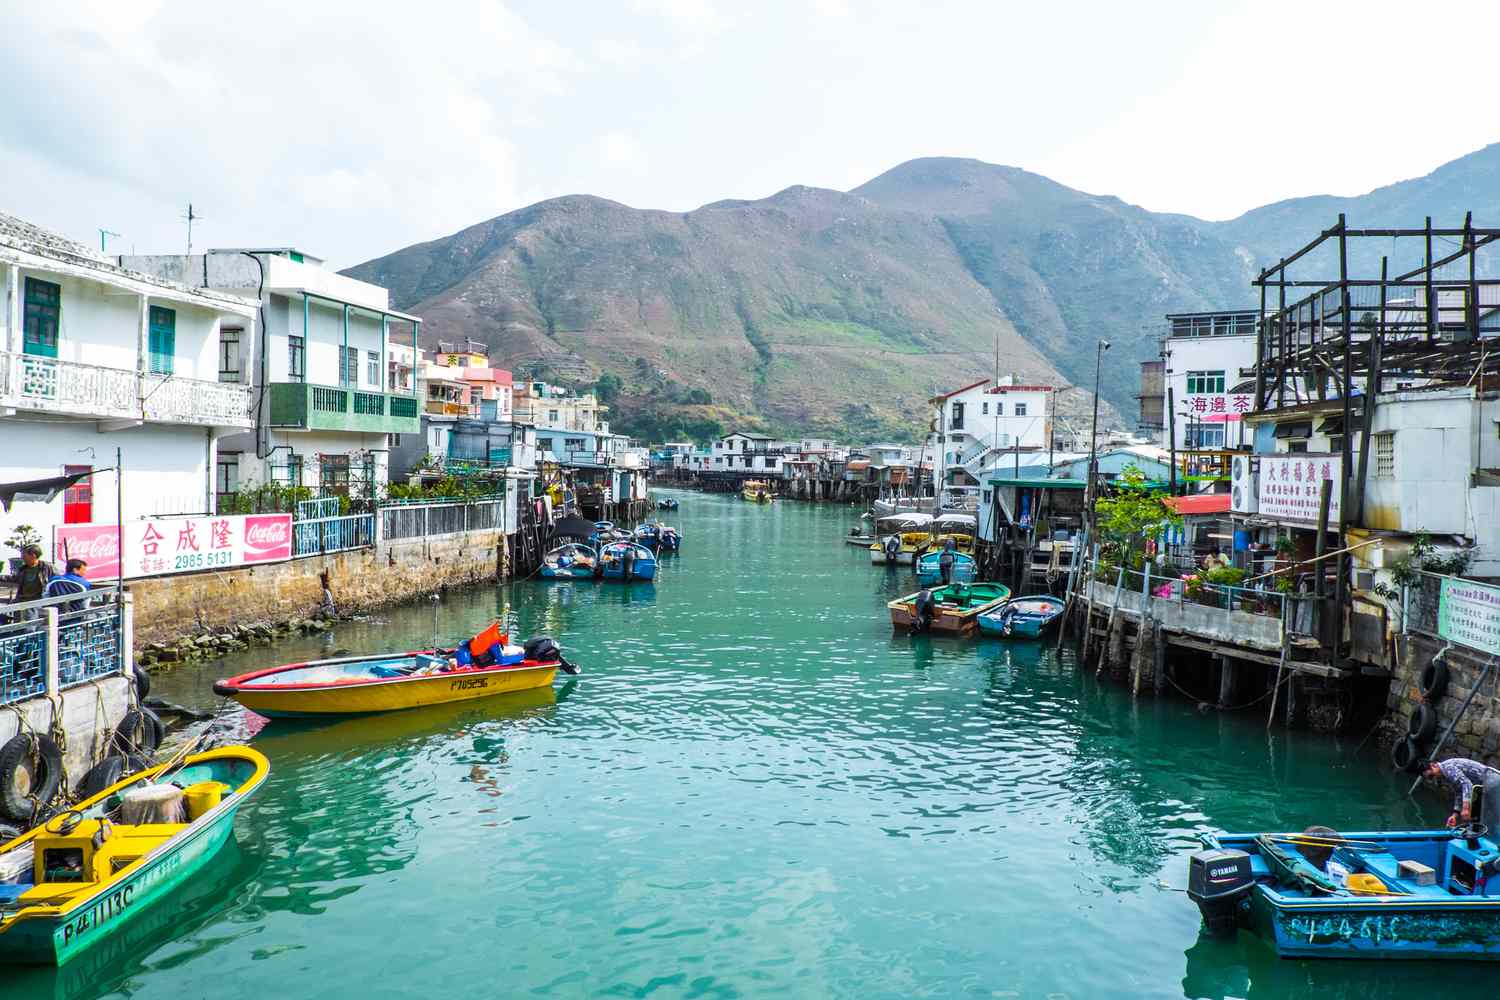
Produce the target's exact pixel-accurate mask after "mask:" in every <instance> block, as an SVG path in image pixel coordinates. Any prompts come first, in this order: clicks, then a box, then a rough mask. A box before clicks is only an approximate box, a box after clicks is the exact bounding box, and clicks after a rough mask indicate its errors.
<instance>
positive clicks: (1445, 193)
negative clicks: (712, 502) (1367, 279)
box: [346, 145, 1500, 437]
mask: <svg viewBox="0 0 1500 1000" xmlns="http://www.w3.org/2000/svg"><path fill="white" fill-rule="evenodd" d="M1470 208H1472V209H1473V210H1474V211H1475V213H1476V219H1480V220H1483V221H1486V222H1489V223H1493V222H1494V220H1496V219H1497V218H1500V145H1494V146H1489V147H1487V148H1485V149H1483V150H1480V151H1478V152H1476V153H1473V154H1470V155H1469V156H1466V157H1463V158H1461V159H1459V160H1455V161H1454V162H1452V163H1448V164H1445V165H1444V166H1442V167H1440V168H1438V169H1437V170H1435V171H1434V172H1433V173H1431V174H1429V175H1428V176H1426V177H1422V178H1418V179H1415V180H1408V181H1402V182H1400V183H1397V184H1392V185H1389V186H1387V187H1382V188H1379V189H1377V190H1375V191H1372V192H1370V193H1369V194H1366V195H1362V196H1359V197H1354V198H1341V197H1332V196H1320V197H1313V198H1299V199H1292V200H1289V201H1283V202H1278V203H1275V204H1272V205H1267V206H1264V207H1262V208H1258V209H1255V210H1253V211H1251V212H1247V213H1245V214H1244V215H1242V216H1240V217H1239V218H1237V219H1232V220H1229V221H1225V222H1207V221H1203V220H1200V219H1194V218H1192V217H1190V216H1185V215H1172V214H1164V213H1158V212H1150V211H1147V210H1145V209H1143V208H1140V207H1137V206H1134V205H1130V204H1127V203H1125V202H1123V201H1121V200H1120V199H1118V198H1114V197H1110V196H1106V195H1093V194H1087V193H1084V192H1081V191H1076V190H1074V189H1072V188H1069V187H1066V186H1064V185H1062V184H1059V183H1057V182H1055V181H1052V180H1049V179H1048V178H1046V177H1042V176H1040V175H1038V174H1033V173H1030V172H1028V171H1025V170H1022V169H1019V168H1016V167H1007V166H997V165H994V164H989V163H982V162H980V161H978V160H966V159H951V158H928V159H919V160H912V161H910V162H907V163H903V164H901V165H900V166H897V167H895V168H893V169H892V170H889V171H887V172H886V173H884V174H881V175H880V176H878V177H876V178H874V179H872V180H870V181H869V182H867V183H865V184H863V185H861V186H859V187H857V188H855V189H854V190H853V191H850V192H838V191H828V190H822V189H816V188H807V187H792V188H788V189H787V190H785V191H782V192H780V193H778V194H775V195H772V196H771V197H769V198H764V199H760V200H754V201H723V202H716V203H713V204H710V205H705V206H703V207H702V208H699V209H696V210H694V211H691V212H685V213H675V212H660V211H649V210H638V209H633V208H629V207H627V206H625V205H621V204H619V203H617V202H612V201H606V200H604V199H601V198H594V197H589V196H581V195H580V196H569V197H565V198H557V199H553V200H550V201H545V202H541V203H538V204H536V205H531V206H529V207H527V208H523V209H520V210H518V211H515V212H511V213H509V214H506V215H502V216H499V217H498V218H495V219H491V220H489V221H487V222H482V223H480V224H478V225H475V226H471V227H469V228H468V229H464V230H462V231H460V232H458V233H455V234H453V235H452V236H448V237H445V238H443V239H439V240H434V241H432V242H429V243H423V244H418V245H416V246H412V247H408V248H406V249H404V250H399V251H397V252H395V253H393V254H389V255H387V256H385V257H381V258H378V259H376V260H372V261H369V262H367V263H364V264H361V265H359V266H357V267H354V268H351V269H350V270H349V271H348V272H346V273H349V274H351V275H353V276H355V277H357V278H362V279H364V280H368V281H374V282H377V283H379V284H382V285H385V286H387V287H388V288H390V289H391V292H392V297H393V301H394V303H395V304H396V305H397V307H399V308H402V309H406V310H410V311H413V312H416V313H418V314H420V315H422V316H423V317H424V318H425V319H426V320H427V322H426V324H425V329H426V331H427V332H426V336H427V337H429V338H430V340H431V341H437V340H458V339H460V338H463V337H470V338H473V339H475V340H479V341H482V342H484V343H486V344H488V345H489V346H490V348H491V350H492V352H493V353H494V355H495V357H496V358H497V359H499V360H500V361H501V362H503V363H505V364H508V365H510V366H511V367H512V368H516V369H520V368H540V369H542V370H543V371H545V372H547V373H549V374H550V375H551V376H553V377H554V378H557V379H560V380H563V381H571V382H573V383H576V384H584V383H589V382H592V381H594V380H595V379H596V378H598V377H599V376H600V375H601V374H603V373H609V374H610V375H613V376H615V377H616V378H618V379H619V380H620V384H621V386H622V390H621V396H620V399H619V400H618V401H617V403H616V404H615V411H616V415H617V418H619V419H617V424H619V425H620V426H621V427H622V429H625V430H627V431H630V432H635V433H641V434H643V435H645V436H650V437H657V436H664V435H670V434H673V433H674V432H675V433H677V434H681V433H688V432H692V431H694V430H697V431H700V432H701V431H704V430H706V429H708V428H710V427H711V426H712V425H713V424H715V423H717V424H718V425H726V424H735V423H741V422H744V423H746V424H747V425H756V426H761V427H764V428H767V429H770V430H782V431H787V432H794V431H795V432H811V431H826V432H829V433H833V434H838V435H842V436H846V437H866V436H901V437H911V436H913V435H914V434H917V433H919V432H920V431H921V430H922V429H923V427H924V425H925V422H926V412H925V408H924V407H923V405H922V402H923V400H924V399H925V398H926V397H927V396H929V395H930V394H931V392H932V391H933V390H934V389H942V388H953V387H956V386H959V385H962V384H964V383H965V382H966V381H968V380H973V379H976V378H979V377H982V376H983V375H985V374H987V373H988V372H990V371H991V370H993V367H994V364H995V360H994V359H995V353H996V350H997V348H998V350H999V353H1000V365H1001V368H1002V370H1003V371H1007V372H1012V371H1013V372H1015V373H1016V374H1018V375H1019V376H1021V377H1022V378H1026V379H1037V380H1044V381H1050V382H1056V383H1059V384H1060V383H1061V382H1062V381H1064V380H1066V381H1069V382H1075V383H1077V384H1079V385H1082V386H1085V387H1091V386H1092V381H1093V378H1094V357H1095V344H1096V342H1097V341H1098V340H1099V339H1101V338H1102V339H1108V340H1110V341H1111V343H1112V345H1113V346H1112V350H1111V351H1110V353H1109V354H1107V355H1105V358H1106V362H1107V363H1106V364H1105V365H1104V367H1103V369H1102V373H1101V385H1102V392H1101V395H1102V396H1103V397H1104V399H1105V400H1106V401H1107V402H1111V403H1114V404H1116V405H1117V406H1118V407H1119V408H1120V410H1121V411H1123V412H1126V413H1128V412H1129V411H1130V410H1131V409H1132V408H1133V407H1132V405H1131V404H1132V400H1131V396H1132V395H1133V394H1134V393H1135V392H1136V385H1137V382H1138V371H1139V368H1138V362H1139V361H1141V360H1145V359H1147V358H1151V357H1154V356H1155V355H1156V352H1157V339H1158V337H1159V336H1160V330H1161V325H1162V324H1161V317H1162V315H1163V314H1164V313H1167V312H1177V311H1192V310H1202V309H1221V308H1248V307H1252V306H1254V305H1255V304H1257V303H1258V301H1259V293H1258V292H1257V291H1256V290H1255V289H1253V288H1252V287H1251V285H1250V281H1251V280H1252V279H1253V277H1254V276H1255V274H1256V273H1258V271H1259V270H1260V268H1261V267H1263V266H1265V265H1266V264H1267V263H1274V261H1275V260H1276V259H1277V258H1278V257H1279V256H1281V255H1284V254H1287V253H1290V252H1291V251H1292V250H1294V249H1296V248H1298V247H1300V246H1301V245H1302V244H1303V243H1305V242H1307V241H1308V240H1310V239H1312V238H1313V237H1314V236H1315V235H1316V234H1317V233H1318V232H1319V231H1321V230H1323V229H1325V228H1327V227H1329V226H1331V225H1332V224H1333V223H1334V222H1335V221H1336V219H1337V215H1338V213H1339V212H1345V213H1347V214H1348V216H1349V221H1350V225H1351V226H1355V227H1360V226H1363V227H1371V228H1374V227H1391V226H1397V225H1400V226H1420V225H1421V224H1422V218H1423V216H1425V215H1428V214H1431V215H1433V216H1434V224H1435V225H1438V226H1449V227H1452V226H1457V225H1459V224H1461V223H1462V219H1463V213H1464V212H1465V211H1466V210H1468V209H1470ZM1363 242H1364V243H1365V246H1363V247H1360V248H1359V249H1358V250H1357V251H1356V252H1355V254H1354V256H1353V257H1352V264H1353V266H1354V267H1356V268H1364V269H1367V270H1368V269H1370V268H1374V269H1378V267H1379V260H1378V257H1379V255H1380V254H1382V253H1389V254H1391V255H1392V263H1393V267H1402V266H1411V263H1412V262H1413V261H1416V262H1420V260H1421V253H1422V248H1421V245H1420V244H1421V242H1422V241H1420V240H1408V241H1401V245H1399V246H1389V245H1387V246H1386V247H1384V248H1382V247H1380V246H1377V244H1380V243H1381V242H1382V241H1363ZM1391 242H1394V241H1391ZM1443 249H1446V245H1444V247H1443ZM1328 264H1329V261H1328V258H1327V256H1326V255H1325V256H1324V257H1323V258H1322V259H1319V260H1309V261H1308V264H1307V267H1308V268H1311V267H1313V266H1315V265H1316V266H1320V267H1326V266H1328ZM1335 268H1336V265H1335ZM1328 273H1331V272H1328V271H1326V270H1325V271H1323V272H1322V274H1324V275H1326V274H1328ZM606 381H607V382H611V383H612V382H613V380H606ZM1085 397H1086V393H1069V394H1067V395H1065V396H1063V397H1062V400H1063V401H1064V404H1065V406H1066V407H1067V408H1068V409H1072V410H1074V411H1078V410H1081V409H1082V408H1084V407H1085V406H1086V405H1087V399H1086V398H1085ZM1104 412H1105V416H1106V418H1108V417H1109V416H1110V415H1111V413H1112V411H1111V409H1110V407H1108V406H1106V408H1105V411H1104Z"/></svg>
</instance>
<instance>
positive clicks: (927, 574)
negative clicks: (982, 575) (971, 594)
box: [917, 549, 979, 587]
mask: <svg viewBox="0 0 1500 1000" xmlns="http://www.w3.org/2000/svg"><path fill="white" fill-rule="evenodd" d="M942 558H943V553H942V551H941V550H936V549H929V550H927V551H926V552H924V553H922V554H921V555H920V556H917V582H918V583H920V584H921V585H922V586H924V587H935V586H937V585H938V584H940V583H942V582H943V566H942ZM977 579H979V564H978V563H976V562H975V561H974V557H973V556H971V555H966V554H964V553H962V552H955V553H953V579H951V580H949V581H948V582H949V583H973V582H974V581H975V580H977Z"/></svg>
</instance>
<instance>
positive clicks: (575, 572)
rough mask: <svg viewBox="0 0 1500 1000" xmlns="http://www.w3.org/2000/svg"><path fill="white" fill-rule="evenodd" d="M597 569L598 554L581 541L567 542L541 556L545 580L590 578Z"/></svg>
mask: <svg viewBox="0 0 1500 1000" xmlns="http://www.w3.org/2000/svg"><path fill="white" fill-rule="evenodd" d="M598 571H599V554H598V553H597V552H595V551H594V550H593V549H591V548H589V547H588V546H587V545H584V544H583V543H582V542H569V543H568V544H566V545H559V546H558V547H557V548H555V549H553V550H552V551H551V552H548V553H547V554H546V555H544V556H542V567H541V570H540V573H541V576H542V578H543V579H545V580H590V579H593V577H594V576H595V575H597V573H598Z"/></svg>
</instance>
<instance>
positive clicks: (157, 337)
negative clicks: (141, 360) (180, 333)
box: [147, 306, 177, 375]
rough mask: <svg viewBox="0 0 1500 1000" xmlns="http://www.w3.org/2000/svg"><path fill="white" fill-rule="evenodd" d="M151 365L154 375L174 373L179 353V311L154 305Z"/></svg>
mask: <svg viewBox="0 0 1500 1000" xmlns="http://www.w3.org/2000/svg"><path fill="white" fill-rule="evenodd" d="M149 346H150V352H149V354H150V367H149V368H148V369H147V370H148V371H150V372H151V374H153V375H170V374H172V362H173V360H174V359H175V357H176V355H177V311H176V310H175V309H164V308H162V307H161V306H152V307H151V314H150V345H149Z"/></svg>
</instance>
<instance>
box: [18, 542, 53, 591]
mask: <svg viewBox="0 0 1500 1000" xmlns="http://www.w3.org/2000/svg"><path fill="white" fill-rule="evenodd" d="M51 579H52V567H51V566H48V565H47V564H46V563H44V562H42V549H41V546H39V545H28V546H26V547H25V548H24V549H22V550H21V569H20V572H18V573H17V574H16V592H15V593H14V594H12V595H10V603H12V604H19V603H20V602H21V601H37V600H40V599H41V598H42V596H43V595H44V594H45V593H46V592H47V583H48V581H50V580H51Z"/></svg>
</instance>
